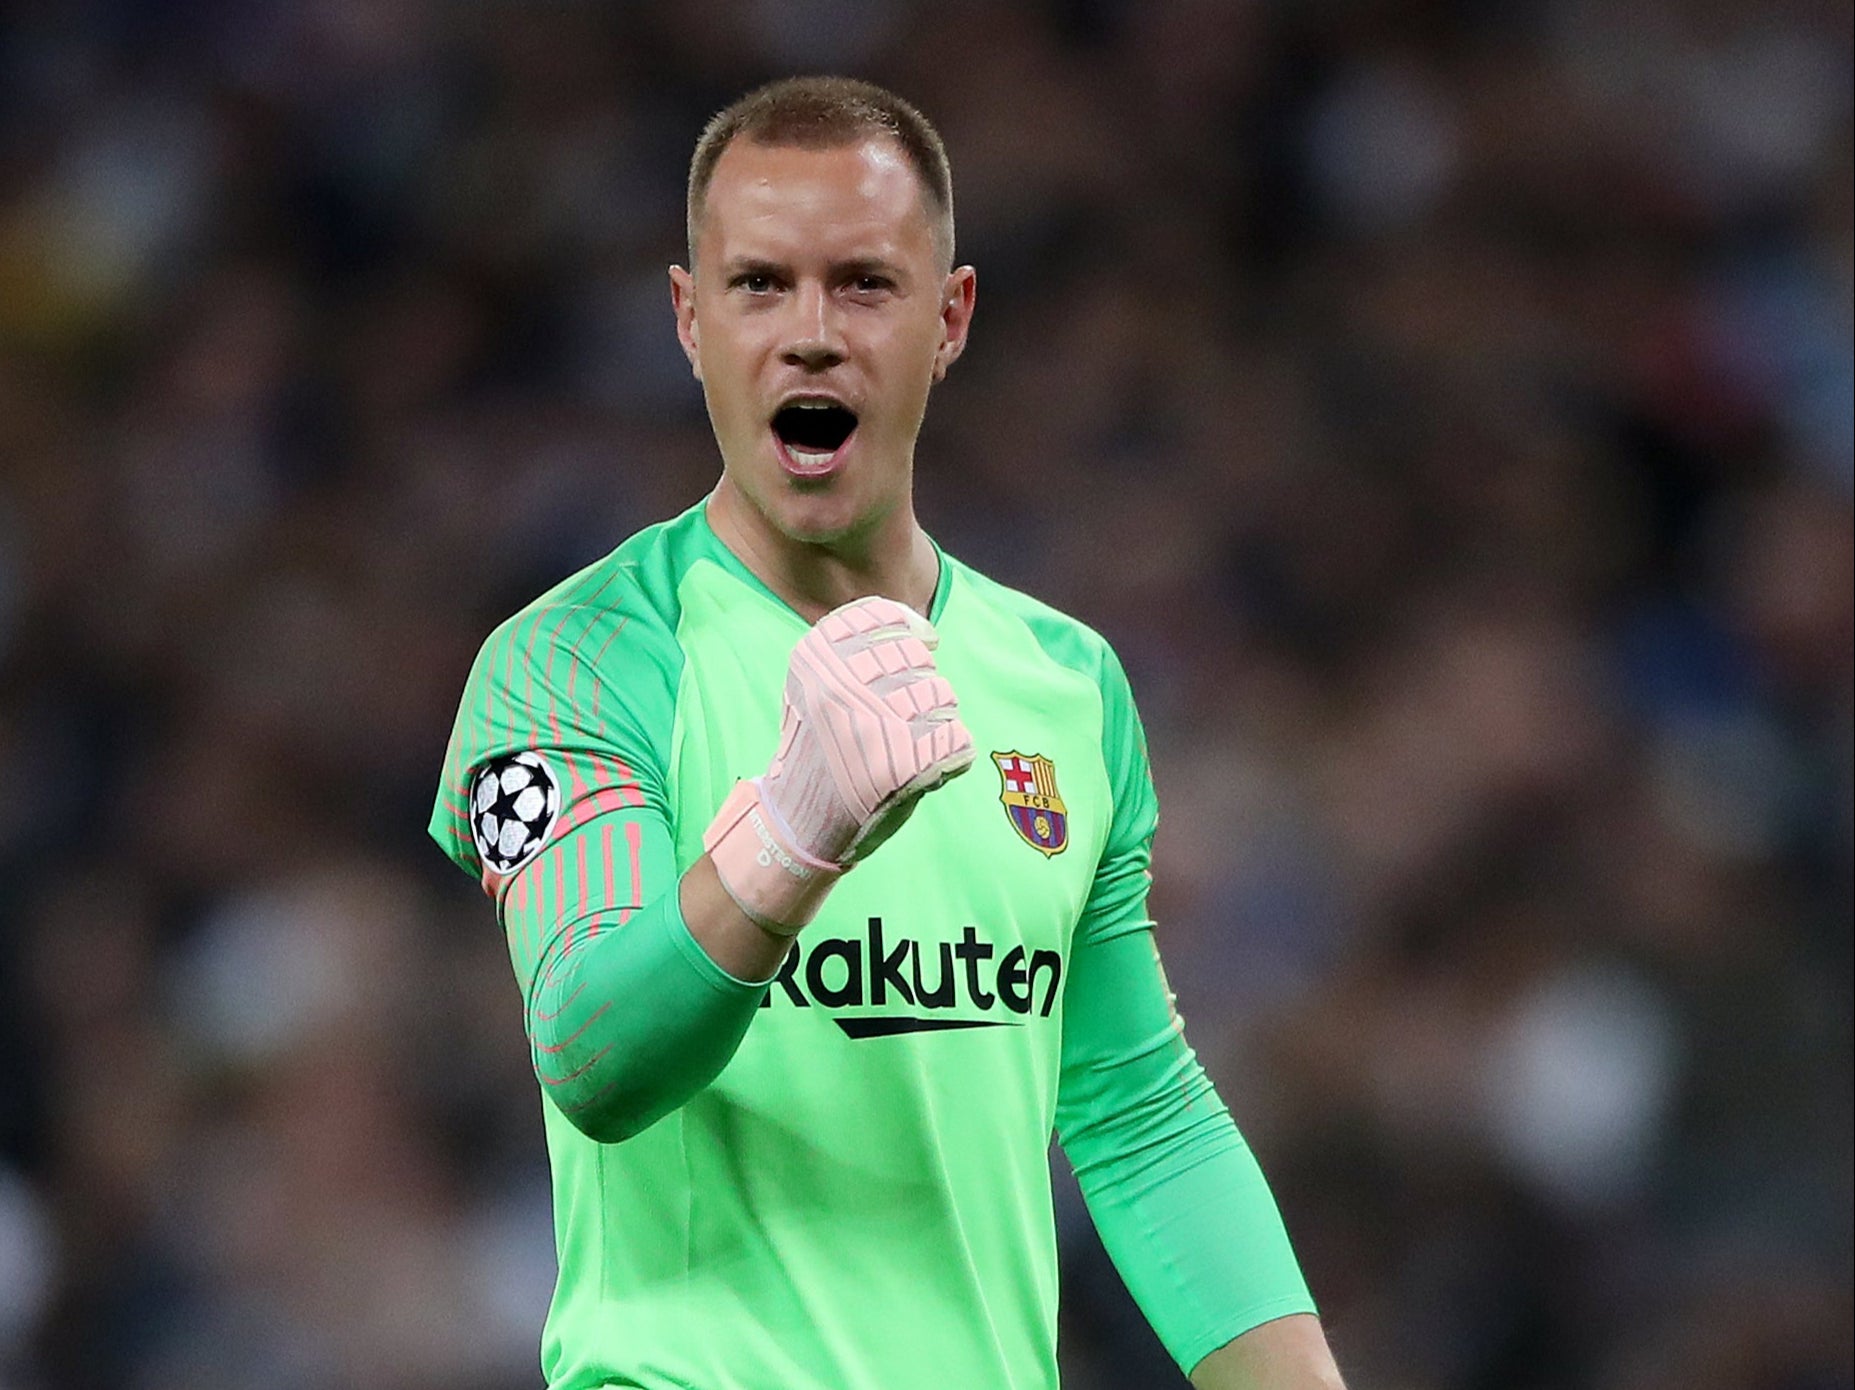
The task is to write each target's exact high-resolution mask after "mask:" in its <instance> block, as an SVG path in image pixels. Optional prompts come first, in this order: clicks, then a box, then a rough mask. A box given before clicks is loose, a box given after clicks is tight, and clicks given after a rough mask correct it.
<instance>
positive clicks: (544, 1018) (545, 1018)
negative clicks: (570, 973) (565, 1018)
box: [528, 980, 604, 1023]
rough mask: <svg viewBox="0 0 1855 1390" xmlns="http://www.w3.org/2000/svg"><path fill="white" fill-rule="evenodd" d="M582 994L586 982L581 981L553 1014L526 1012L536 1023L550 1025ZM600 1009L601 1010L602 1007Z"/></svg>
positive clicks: (533, 1010) (536, 1011)
mask: <svg viewBox="0 0 1855 1390" xmlns="http://www.w3.org/2000/svg"><path fill="white" fill-rule="evenodd" d="M584 993H586V982H585V981H584V980H582V981H581V982H580V983H579V984H577V985H575V986H574V987H573V993H571V994H569V995H568V996H567V997H566V998H565V999H563V1000H561V1001H560V1007H559V1008H558V1009H556V1010H554V1012H553V1013H549V1012H547V1010H545V1009H541V1008H534V1009H530V1010H529V1011H528V1012H529V1013H530V1014H532V1015H533V1016H534V1019H535V1021H536V1022H537V1023H552V1022H553V1021H554V1020H555V1019H557V1018H559V1017H560V1016H561V1015H562V1014H564V1013H566V1012H567V1010H568V1009H571V1008H572V1007H573V1001H574V1000H576V999H578V998H579V997H580V996H581V995H582V994H584ZM600 1007H601V1008H603V1007H604V1005H601V1006H600Z"/></svg>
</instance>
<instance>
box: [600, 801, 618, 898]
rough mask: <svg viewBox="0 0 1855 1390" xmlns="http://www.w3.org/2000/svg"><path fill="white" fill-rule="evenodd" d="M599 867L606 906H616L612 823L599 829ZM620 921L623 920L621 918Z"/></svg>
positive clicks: (616, 892)
mask: <svg viewBox="0 0 1855 1390" xmlns="http://www.w3.org/2000/svg"><path fill="white" fill-rule="evenodd" d="M599 865H600V868H601V869H602V870H603V871H604V874H605V900H606V902H607V904H608V905H611V906H617V903H618V890H617V888H616V886H615V884H614V876H613V873H612V822H611V821H607V822H606V823H605V824H604V825H602V826H600V827H599ZM620 920H623V919H622V918H621V919H620Z"/></svg>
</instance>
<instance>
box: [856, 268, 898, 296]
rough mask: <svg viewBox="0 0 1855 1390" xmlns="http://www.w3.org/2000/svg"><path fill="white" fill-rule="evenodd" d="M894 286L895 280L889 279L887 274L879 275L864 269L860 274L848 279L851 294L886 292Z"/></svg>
mask: <svg viewBox="0 0 1855 1390" xmlns="http://www.w3.org/2000/svg"><path fill="white" fill-rule="evenodd" d="M894 288H895V281H893V280H891V279H890V278H889V277H888V276H887V275H879V274H877V273H876V272H874V271H866V272H864V273H863V274H861V275H855V276H852V277H851V280H850V291H851V293H852V294H861V295H875V294H887V293H888V292H889V291H890V290H892V289H894Z"/></svg>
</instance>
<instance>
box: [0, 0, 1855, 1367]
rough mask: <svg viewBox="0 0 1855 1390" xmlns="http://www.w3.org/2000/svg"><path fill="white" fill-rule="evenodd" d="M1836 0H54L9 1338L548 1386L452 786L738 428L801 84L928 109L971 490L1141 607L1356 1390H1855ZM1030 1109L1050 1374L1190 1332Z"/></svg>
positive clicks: (8, 1022) (1183, 879) (1310, 1265)
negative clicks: (1096, 1227)
mask: <svg viewBox="0 0 1855 1390" xmlns="http://www.w3.org/2000/svg"><path fill="white" fill-rule="evenodd" d="M1850 13H1851V12H1850V9H1849V7H1848V5H1847V4H1846V3H1830V2H1829V0H1765V3H1761V4H1758V5H1746V4H1740V3H1733V2H1732V0H1642V2H1641V3H1633V4H1629V5H1609V4H1604V3H1601V0H1522V3H1516V4H1507V5H1497V6H1482V5H1474V4H1468V3H1460V0H1457V2H1456V3H1451V0H1405V2H1404V3H1398V2H1397V0H1297V2H1295V3H1290V0H1273V3H1269V2H1267V0H1249V2H1248V3H1240V2H1239V0H1175V2H1173V3H1165V4H1145V3H1139V0H1045V3H1039V4H1033V3H1028V0H1026V2H1024V3H981V2H980V0H940V3H935V4H927V3H915V2H914V0H819V2H818V3H812V4H806V3H801V2H800V0H738V3H724V0H678V3H674V4H672V3H668V2H667V0H651V3H636V4H628V5H596V4H592V3H560V2H559V0H550V2H549V3H544V4H529V3H514V2H513V0H474V2H473V3H463V0H455V2H454V3H440V0H310V2H309V3H284V0H259V3H245V4H237V5H231V4H216V3H209V0H181V2H180V3H174V4H166V5H139V4H131V3H126V0H77V2H76V3H71V2H70V0H58V2H57V3H53V0H24V3H17V4H14V5H11V6H9V7H8V8H7V17H6V20H5V25H6V28H7V31H8V33H7V42H6V43H5V44H4V45H0V1390H104V1387H108V1390H251V1387H256V1386H262V1387H264V1388H265V1390H338V1388H344V1390H345V1388H346V1387H356V1388H357V1390H359V1388H363V1387H364V1388H365V1390H425V1388H426V1387H438V1386H443V1387H446V1390H515V1388H516V1387H533V1386H535V1385H537V1384H538V1372H537V1370H536V1369H535V1363H536V1341H537V1337H538V1332H539V1323H540V1318H541V1315H542V1311H543V1309H544V1307H545V1302H546V1298H547V1293H548V1289H549V1287H550V1281H551V1277H552V1247H551V1224H550V1220H549V1214H548V1194H547V1187H546V1183H547V1174H546V1160H545V1155H544V1153H543V1152H542V1148H541V1131H540V1125H539V1124H538V1122H537V1119H538V1116H537V1109H538V1106H539V1105H540V1104H541V1101H540V1099H539V1097H538V1095H537V1092H536V1087H535V1086H534V1083H533V1078H532V1076H531V1075H530V1074H529V1071H528V1063H527V1057H526V1053H525V1050H524V1047H523V1042H522V1037H521V1023H520V1018H521V1015H520V1007H519V1002H518V998H517V995H516V991H515V989H514V986H513V981H512V978H511V974H510V970H509V965H508V961H507V958H506V955H505V953H504V950H503V946H502V942H501V940H500V937H499V934H498V932H497V931H496V930H495V927H494V924H493V922H492V920H491V917H490V914H489V910H488V907H487V905H486V904H485V903H484V901H483V899H482V898H481V895H480V894H479V893H478V892H477V890H476V888H475V886H474V885H473V884H471V883H470V882H468V881H467V880H465V879H464V878H463V877H462V876H461V875H459V874H457V873H456V871H455V870H454V869H452V868H451V867H450V866H449V865H448V864H446V863H445V861H444V860H443V858H442V856H441V855H440V854H439V853H438V852H437V850H436V849H435V848H434V847H433V846H431V845H430V844H429V843H428V842H427V841H426V840H425V839H424V825H425V821H426V816H427V813H428V810H429V807H430V803H431V798H432V795H433V792H434V789H435V785H436V778H437V769H438V762H439V758H440V755H441V752H442V749H443V746H444V741H445V738H446V735H447V733H448V730H449V726H450V721H451V716H452V713H453V710H454V706H455V701H456V699H457V696H458V692H459V690H460V688H461V685H462V681H463V677H464V673H465V671H466V669H467V667H468V664H469V662H470V659H471V657H472V655H473V653H474V651H475V649H476V646H477V644H478V643H479V642H480V641H481V639H482V638H483V636H484V635H485V634H486V633H487V631H488V630H489V628H490V627H491V626H492V625H493V624H494V623H495V622H496V621H497V620H499V619H500V618H501V617H503V616H504V615H506V614H507V613H508V612H510V611H512V610H513V609H514V608H515V607H517V606H518V605H520V604H521V603H522V602H524V601H525V600H526V599H527V598H529V597H531V596H532V595H533V594H535V593H537V592H539V590H540V589H542V588H544V587H546V586H547V585H549V584H550V583H552V582H553V581H554V580H555V579H557V578H559V577H561V576H563V575H565V574H566V573H568V572H569V571H571V570H572V569H574V568H577V567H578V566H579V565H581V564H583V563H585V562H587V561H589V560H590V559H592V558H593V557H595V556H597V555H599V554H602V553H604V551H605V550H607V549H609V548H610V547H611V546H612V545H614V544H616V542H617V541H618V540H619V539H621V538H623V537H624V536H625V535H627V534H629V533H630V532H631V531H632V530H633V529H635V528H636V527H638V526H640V525H642V524H644V523H646V522H649V521H651V520H655V519H658V518H661V517H664V516H667V515H670V514H672V513H674V512H676V511H679V510H681V509H682V508H683V507H685V506H688V505H690V504H691V503H693V502H695V501H696V500H697V499H698V498H699V497H701V496H702V495H703V493H704V492H705V491H706V490H707V488H708V487H709V486H710V485H711V483H712V481H713V479H714V477H715V476H716V473H717V468H718V465H717V460H716V454H715V451H714V447H713V441H712V439H711V437H710V435H709V432H708V427H707V421H706V419H705V417H704V414H703V409H702V401H701V396H700V393H699V390H698V388H697V387H696V385H695V383H694V382H692V381H691V380H690V379H689V374H688V371H687V368H686V365H685V363H684V361H683V359H682V356H681V354H680V352H679V351H678V348H677V345H676V341H675V338H674V336H673V333H672V324H671V317H670V310H669V296H668V289H667V283H666V279H665V274H664V267H665V266H666V265H667V264H668V263H669V262H670V261H672V260H677V259H681V258H682V255H683V251H682V236H683V224H682V211H683V210H682V191H683V176H684V171H685V164H686V161H687V158H688V155H689V151H690V148H691V146H692V145H693V142H694V139H695V136H696V133H697V132H698V130H699V129H700V127H701V124H702V122H703V120H704V119H705V118H706V116H707V115H708V114H709V113H710V112H711V111H713V110H714V109H716V108H717V107H719V106H720V105H722V104H724V103H725V102H726V101H728V100H729V99H731V98H732V97H734V96H735V95H738V94H739V93H740V92H741V91H743V90H745V89H746V88H747V87H749V86H751V85H753V84H754V83H756V82H758V81H760V80H763V79H765V78H767V77H771V76H775V75H779V74H783V73H786V72H791V71H848V72H854V73H856V74H859V75H865V76H869V77H871V78H873V79H875V80H877V81H881V82H883V83H885V84H887V85H891V86H893V87H895V88H896V89H897V90H899V91H901V92H902V93H904V94H905V95H907V96H908V97H909V98H910V99H911V100H913V101H915V102H916V103H917V104H919V105H920V106H921V107H922V108H923V109H924V110H925V111H926V112H927V113H928V114H929V115H930V116H931V117H932V118H933V119H935V120H936V121H937V122H938V123H939V124H940V126H941V128H942V130H943V132H944V134H945V135H946V138H947V142H948V146H949V149H950V151H951V154H952V157H953V162H954V173H955V188H956V199H957V211H958V216H959V234H960V239H961V258H962V259H964V260H970V261H972V262H973V263H974V264H975V265H977V267H978V269H979V308H978V315H977V318H976V322H975V331H974V335H973V340H972V346H971V350H970V351H969V352H968V353H967V355H966V358H965V359H964V360H963V361H962V362H961V363H960V364H959V366H958V367H957V369H956V370H955V371H954V372H953V374H952V376H951V377H950V379H949V381H948V382H947V384H946V385H945V386H944V387H943V388H942V389H941V391H940V392H939V394H938V397H937V399H936V401H935V403H934V404H933V406H932V408H931V409H930V412H929V419H928V427H927V432H926V434H925V436H924V439H923V443H922V447H921V453H920V468H919V491H920V497H921V506H922V513H923V518H924V520H925V522H926V524H927V525H928V527H929V529H930V531H931V532H933V533H934V534H935V536H936V537H937V539H939V540H940V541H941V542H942V544H944V545H945V546H946V547H947V548H948V549H949V550H950V551H951V552H953V553H954V554H956V555H959V556H961V557H962V558H964V559H967V560H969V561H971V562H972V563H974V564H976V565H978V566H979V567H980V568H982V569H985V570H987V571H989V572H990V573H992V574H994V575H996V576H997V577H999V578H1001V579H1003V580H1005V581H1007V582H1009V583H1013V584H1016V585H1018V586H1020V587H1022V588H1025V589H1028V590H1030V591H1031V592H1033V593H1035V594H1037V595H1039V596H1041V597H1043V598H1046V599H1048V600H1049V601H1051V602H1054V603H1056V604H1057V605H1059V606H1061V607H1063V608H1065V609H1067V610H1069V611H1071V612H1073V613H1075V614H1077V615H1078V616H1080V617H1082V618H1084V619H1085V620H1087V621H1089V622H1090V623H1092V624H1093V625H1094V626H1096V627H1098V628H1100V629H1101V630H1103V631H1104V632H1105V633H1106V634H1107V635H1108V637H1109V638H1110V639H1111V640H1112V641H1114V642H1115V644H1116V645H1117V647H1118V648H1119V650H1120V651H1121V653H1122V655H1123V657H1124V659H1125V661H1126V664H1127V666H1128V668H1129V672H1130V675H1131V677H1132V680H1133V685H1134V690H1135V694H1136V696H1137V697H1138V698H1139V700H1140V702H1141V705H1142V710H1143V714H1144V717H1145V720H1146V725H1147V730H1148V733H1149V736H1150V739H1151V743H1152V750H1153V756H1154V761H1155V774H1156V779H1157V782H1158V787H1159V792H1160V802H1161V812H1162V817H1161V827H1160V832H1159V839H1158V846H1157V863H1156V870H1155V877H1156V884H1155V894H1154V906H1155V915H1156V917H1157V919H1158V921H1159V924H1160V939H1161V942H1162V948H1163V949H1164V951H1165V952H1166V954H1167V963H1168V967H1169V972H1170V975H1171V978H1172V980H1173V982H1174V986H1175V988H1176V990H1177V992H1178V995H1179V1000H1180V1008H1181V1011H1182V1013H1183V1015H1184V1017H1185V1020H1186V1023H1187V1027H1188V1031H1189V1034H1190V1036H1191V1037H1192V1038H1193V1040H1194V1042H1195V1043H1196V1045H1197V1047H1198V1050H1199V1052H1200V1055H1201V1056H1202V1057H1203V1058H1204V1059H1205V1061H1206V1063H1207V1066H1208V1067H1209V1069H1210V1070H1211V1072H1212V1074H1213V1076H1214V1077H1216V1079H1217V1080H1218V1083H1219V1085H1220V1088H1221V1089H1222V1091H1223V1094H1224V1096H1225V1098H1226V1099H1227V1100H1228V1101H1229V1103H1230V1104H1231V1107H1232V1109H1233V1111H1234V1112H1235V1114H1236V1116H1237V1118H1238V1122H1239V1124H1240V1125H1241V1126H1242V1127H1243V1129H1244V1131H1245V1133H1246V1134H1247V1135H1248V1137H1249V1139H1250V1141H1251V1143H1252V1144H1253V1146H1254V1147H1255V1148H1256V1150H1257V1151H1258V1153H1259V1155H1260V1156H1261V1158H1262V1161H1263V1163H1264V1166H1265V1168H1266V1169H1267V1170H1268V1172H1269V1173H1270V1174H1271V1176H1272V1179H1273V1181H1274V1184H1275V1186H1276V1189H1277V1192H1278V1195H1279V1197H1280V1200H1281V1203H1282V1207H1283V1210H1284V1213H1285V1216H1286V1218H1287V1222H1288V1225H1289V1228H1290V1231H1291V1232H1292V1233H1293V1235H1294V1236H1295V1238H1296V1240H1297V1243H1298V1246H1299V1249H1300V1252H1301V1256H1302V1260H1303V1263H1304V1265H1305V1267H1306V1270H1307V1273H1308V1276H1309V1279H1310V1282H1311V1284H1312V1286H1313V1288H1314V1291H1315V1294H1316V1296H1317V1298H1318V1299H1319V1300H1320V1302H1321V1304H1322V1307H1323V1310H1324V1313H1325V1316H1326V1319H1327V1323H1328V1327H1329V1331H1330V1335H1331V1337H1332V1340H1333V1343H1334V1345H1335V1348H1336V1351H1337V1352H1338V1354H1339V1356H1340V1359H1341V1362H1342V1365H1343V1366H1344V1367H1345V1368H1346V1369H1347V1372H1348V1375H1349V1377H1350V1378H1351V1379H1352V1381H1353V1382H1354V1383H1355V1384H1356V1385H1358V1386H1360V1387H1362V1388H1363V1387H1373V1388H1374V1390H1583V1388H1584V1387H1590V1390H1848V1387H1850V1386H1851V1385H1855V1367H1852V1359H1855V1358H1852V1353H1851V1314H1852V1305H1851V1284H1850V1261H1851V1220H1852V1211H1851V1042H1850V982H1851V950H1850V945H1851V928H1850V912H1851V841H1852V835H1851V822H1852V816H1851V792H1850V786H1851V777H1850V767H1851V757H1852V750H1851V719H1852V716H1851V689H1852V678H1851V642H1852V632H1855V622H1852V611H1855V599H1852V596H1851V594H1852V588H1851V583H1852V581H1851V565H1852V558H1851V557H1852V545H1855V540H1852V527H1851V515H1852V510H1851V462H1852V459H1855V443H1852V425H1851V409H1852V407H1851V399H1852V371H1855V369H1852V367H1851V347H1850V335H1851V317H1852V315H1851V304H1852V291H1851V245H1852V233H1851V214H1850V208H1851V196H1850V189H1851V175H1850V167H1851V140H1850V120H1851V56H1850V53H1851V18H1850ZM1054 1168H1055V1171H1056V1181H1057V1183H1058V1188H1059V1212H1060V1216H1061V1228H1060V1237H1061V1240H1062V1244H1063V1249H1064V1252H1065V1254H1064V1262H1065V1278H1066V1284H1065V1295H1064V1297H1065V1311H1064V1322H1063V1339H1064V1348H1065V1351H1064V1357H1065V1366H1066V1379H1065V1385H1066V1387H1069V1390H1111V1388H1112V1390H1146V1388H1147V1387H1154V1390H1158V1388H1159V1387H1165V1386H1173V1385H1179V1384H1182V1381H1181V1380H1180V1378H1179V1376H1178V1374H1177V1372H1176V1371H1175V1370H1173V1369H1172V1368H1171V1367H1170V1364H1169V1363H1168V1362H1167V1361H1166V1359H1165V1358H1164V1356H1163V1354H1162V1353H1161V1352H1160V1351H1159V1349H1158V1347H1157V1344H1156V1343H1155V1342H1154V1341H1153V1339H1152V1337H1151V1334H1150V1333H1148V1332H1147V1330H1146V1329H1145V1326H1144V1324H1143V1323H1142V1321H1141V1319H1140V1317H1139V1315H1138V1313H1137V1312H1136V1311H1135V1310H1134V1309H1133V1307H1132V1305H1131V1303H1130V1302H1129V1301H1128V1299H1127V1297H1126V1295H1125V1293H1124V1292H1123V1291H1122V1290H1121V1288H1120V1286H1119V1284H1118V1281H1117V1279H1116V1276H1115V1275H1114V1273H1113V1270H1112V1268H1111V1267H1110V1266H1108V1265H1107V1263H1106V1261H1105V1258H1104V1257H1103V1256H1102V1254H1101V1253H1100V1250H1099V1246H1098V1245H1097V1244H1096V1243H1095V1241H1094V1237H1093V1233H1092V1230H1091V1228H1090V1227H1089V1224H1088V1220H1087V1216H1086V1213H1085V1212H1084V1210H1083V1209H1082V1206H1081V1204H1080V1199H1079V1198H1078V1197H1077V1196H1076V1195H1075V1192H1074V1189H1073V1186H1072V1185H1070V1184H1069V1182H1068V1180H1067V1177H1066V1170H1065V1168H1064V1165H1063V1164H1062V1162H1061V1159H1060V1157H1058V1158H1057V1159H1056V1160H1055V1162H1054ZM895 1315H896V1317H897V1318H905V1317H906V1316H907V1310H906V1309H901V1308H898V1309H897V1310H896V1314H895ZM950 1390H987V1387H950Z"/></svg>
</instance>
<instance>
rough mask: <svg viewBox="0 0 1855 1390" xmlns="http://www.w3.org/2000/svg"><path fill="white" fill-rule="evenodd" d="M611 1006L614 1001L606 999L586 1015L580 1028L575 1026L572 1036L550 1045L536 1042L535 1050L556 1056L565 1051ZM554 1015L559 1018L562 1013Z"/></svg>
mask: <svg viewBox="0 0 1855 1390" xmlns="http://www.w3.org/2000/svg"><path fill="white" fill-rule="evenodd" d="M575 993H578V991H577V990H576V991H575ZM611 1007H612V1001H611V1000H610V999H608V1000H606V1001H605V1003H603V1004H601V1005H600V1006H599V1007H598V1008H596V1009H594V1010H593V1011H592V1012H591V1013H590V1014H588V1015H587V1016H586V1021H585V1022H584V1023H582V1024H580V1026H579V1027H578V1028H575V1029H574V1030H573V1033H572V1035H571V1036H570V1037H565V1038H562V1039H561V1040H560V1041H559V1042H557V1043H554V1044H552V1045H549V1044H547V1043H536V1044H535V1051H536V1052H542V1053H546V1054H547V1055H548V1056H550V1057H551V1056H554V1055H555V1054H557V1053H561V1052H565V1051H566V1050H567V1049H568V1048H570V1047H572V1046H573V1044H574V1043H576V1042H577V1041H579V1037H580V1034H582V1033H584V1032H585V1031H586V1030H587V1029H588V1028H590V1027H592V1026H593V1025H594V1024H595V1023H597V1022H598V1021H599V1017H600V1015H601V1014H603V1013H604V1012H605V1011H606V1010H607V1009H609V1008H611ZM554 1017H555V1018H558V1017H560V1015H559V1014H556V1015H555V1016H554Z"/></svg>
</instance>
